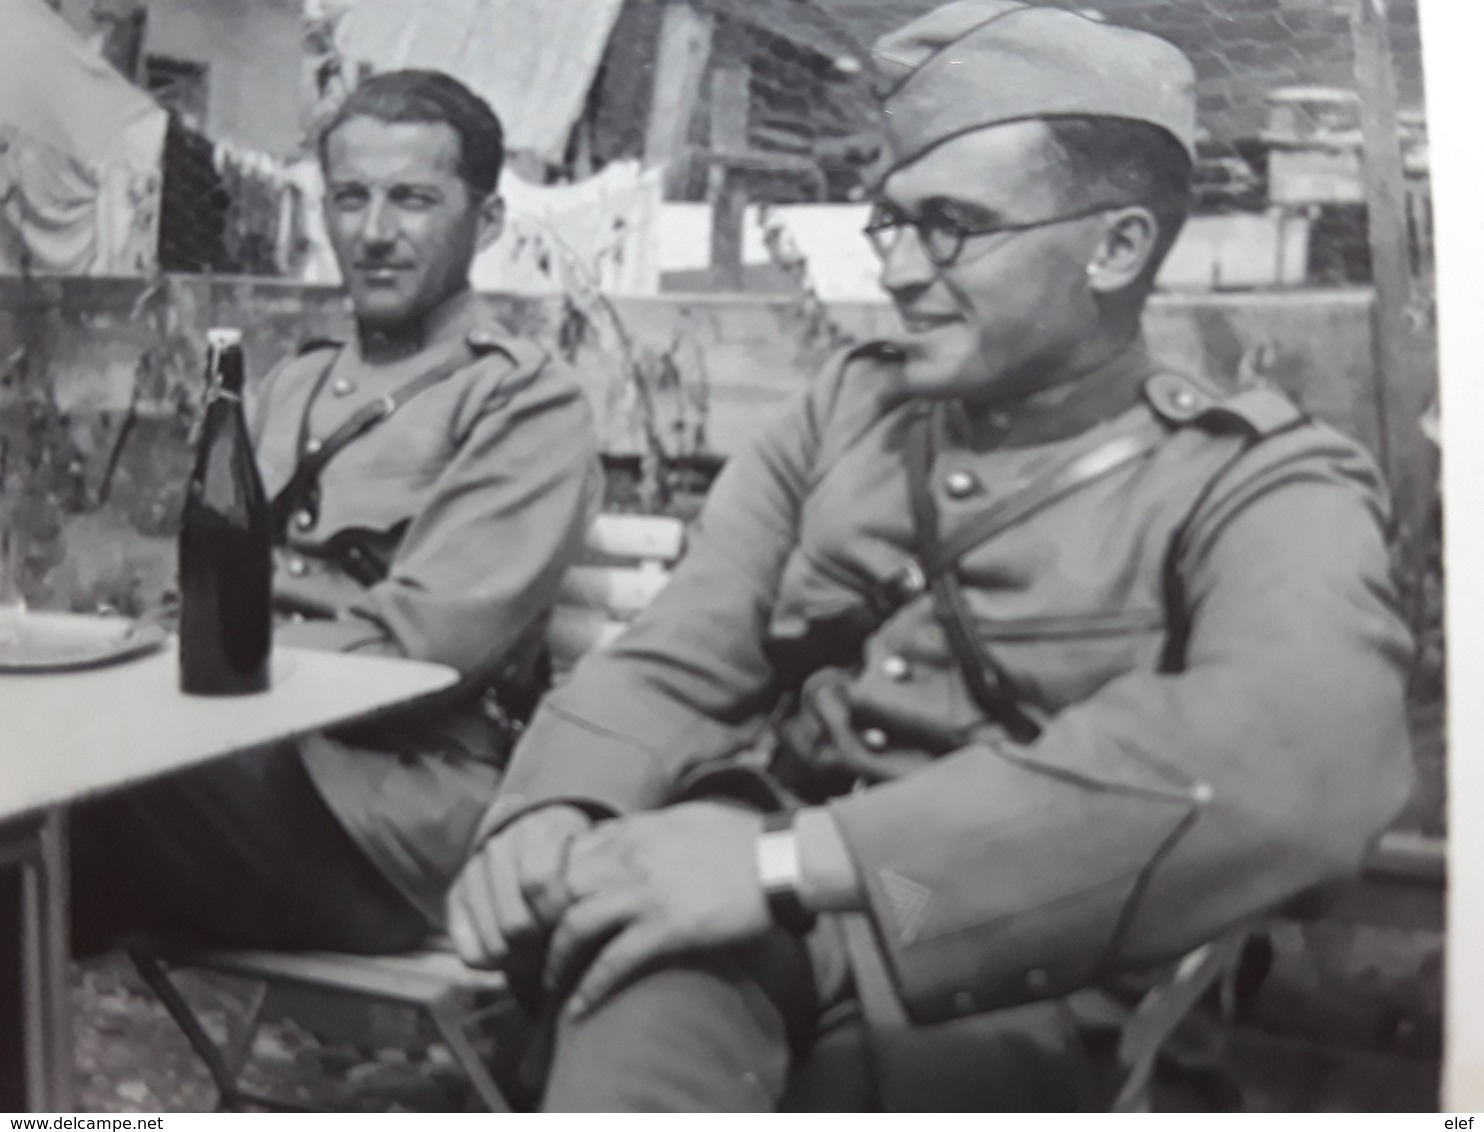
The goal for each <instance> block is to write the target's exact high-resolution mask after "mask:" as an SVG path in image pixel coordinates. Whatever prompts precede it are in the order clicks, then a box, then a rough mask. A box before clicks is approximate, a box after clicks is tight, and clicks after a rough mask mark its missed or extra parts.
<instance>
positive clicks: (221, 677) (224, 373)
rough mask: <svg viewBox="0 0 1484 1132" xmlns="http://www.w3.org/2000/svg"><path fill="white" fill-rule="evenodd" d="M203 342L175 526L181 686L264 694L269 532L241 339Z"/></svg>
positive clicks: (217, 337) (219, 332)
mask: <svg viewBox="0 0 1484 1132" xmlns="http://www.w3.org/2000/svg"><path fill="white" fill-rule="evenodd" d="M206 342H207V350H208V357H207V364H206V379H207V381H208V382H209V383H210V386H209V393H208V401H207V405H206V418H205V420H204V422H203V423H202V427H201V441H200V446H199V447H198V448H197V450H196V465H195V468H194V470H193V471H192V472H191V479H190V483H189V484H188V485H187V487H186V498H185V510H184V512H183V514H182V515H181V522H180V687H181V690H182V691H184V692H191V693H194V694H196V695H206V696H230V695H238V694H241V693H245V692H261V691H263V690H264V689H265V688H267V687H268V676H269V673H268V668H269V654H270V652H271V651H272V649H271V645H272V633H273V622H272V616H273V615H272V576H273V560H272V553H273V527H272V521H271V516H270V513H269V507H268V496H267V494H266V493H265V492H264V490H263V481H262V478H261V477H260V476H259V474H258V465H257V461H256V459H255V458H254V456H253V450H252V441H251V439H250V438H249V437H248V433H247V419H246V417H245V416H244V415H243V411H242V380H243V365H242V332H241V331H238V330H227V329H216V330H210V331H208V332H207V335H206Z"/></svg>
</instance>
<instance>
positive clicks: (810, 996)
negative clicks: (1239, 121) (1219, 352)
mask: <svg viewBox="0 0 1484 1132" xmlns="http://www.w3.org/2000/svg"><path fill="white" fill-rule="evenodd" d="M876 61H877V64H878V67H879V70H880V75H881V94H882V108H883V110H884V111H885V114H884V122H885V129H886V135H887V142H888V150H889V154H890V158H891V160H890V163H889V167H887V168H886V170H885V172H884V175H883V176H882V178H881V180H880V190H879V199H878V201H877V205H876V208H875V212H874V216H873V217H872V220H871V222H870V225H869V228H868V233H869V236H870V238H871V239H872V240H873V241H874V244H875V247H876V249H877V250H878V252H879V253H880V256H881V284H882V287H883V288H884V289H885V291H886V293H887V295H888V296H889V297H890V299H891V301H892V303H893V304H894V305H895V307H896V309H897V311H898V313H899V314H900V316H901V323H902V327H901V333H900V334H899V335H897V336H896V337H894V338H893V339H892V340H890V341H884V342H874V343H870V344H867V345H864V346H861V347H859V348H857V349H853V350H850V351H848V352H846V353H844V354H842V355H841V356H839V357H837V358H835V359H834V361H833V362H831V363H830V364H829V365H828V366H827V367H826V368H825V370H824V372H823V373H822V374H821V375H820V376H819V377H818V379H817V380H816V381H815V382H814V383H813V385H812V386H811V387H810V388H809V390H808V391H807V392H806V393H805V394H804V395H803V396H801V397H800V399H799V400H798V402H797V403H796V404H793V405H792V406H790V407H789V408H788V409H787V411H785V412H783V413H781V414H780V415H779V416H778V417H777V418H776V419H775V420H773V421H772V423H771V424H769V425H768V426H767V427H766V428H764V429H762V430H761V432H760V434H759V435H758V437H757V439H756V441H755V442H754V443H753V444H752V445H751V446H750V447H749V448H747V449H746V450H745V451H743V452H741V453H739V454H738V455H737V456H735V457H734V458H733V459H732V461H731V462H730V464H729V465H728V467H727V468H726V470H725V471H724V473H723V474H722V476H721V478H720V479H719V481H718V482H717V484H716V486H715V487H714V489H713V491H712V494H711V497H710V499H709V500H708V503H707V507H706V510H705V512H704V514H703V516H702V518H701V520H700V522H699V524H698V527H697V529H696V531H695V537H694V540H693V542H692V544H691V546H690V549H689V551H688V554H687V556H686V558H685V560H684V561H683V563H682V564H681V566H680V568H679V570H678V571H677V573H676V574H675V576H674V578H673V580H672V581H671V583H670V585H669V587H668V589H667V590H666V591H665V592H664V593H663V594H662V595H661V596H660V597H659V599H658V600H657V601H656V602H655V604H654V605H653V606H652V607H651V608H650V609H649V610H648V611H647V613H646V614H645V615H644V616H643V617H641V618H640V619H639V621H638V622H637V623H636V624H635V625H634V626H633V627H632V628H631V629H630V630H629V632H628V633H627V634H626V635H625V636H624V637H623V638H622V639H621V640H620V641H619V642H618V643H617V644H616V646H615V647H614V648H613V649H612V650H611V651H609V652H607V653H605V654H601V655H595V656H593V657H591V658H589V659H588V660H587V661H586V662H585V663H584V664H583V665H582V666H581V667H580V668H579V669H578V670H577V672H576V673H575V675H574V676H573V677H572V678H571V680H570V681H569V682H568V683H566V684H565V685H564V686H562V687H560V688H559V689H558V690H557V691H556V692H555V693H554V694H553V695H552V696H551V697H550V698H549V699H548V701H547V702H546V704H545V706H544V707H543V708H542V709H541V710H540V712H539V713H538V714H537V716H536V718H535V719H534V721H533V723H532V725H531V727H530V728H529V730H528V731H527V733H526V735H525V737H524V739H523V741H522V742H521V744H520V745H519V747H518V748H517V751H516V753H515V756H514V760H513V763H512V766H511V768H510V772H509V774H508V776H507V777H506V779H505V780H504V783H503V785H502V788H501V796H500V798H499V799H498V800H497V801H496V803H495V805H494V806H493V807H492V809H491V810H490V812H489V814H488V816H487V818H486V821H485V824H484V827H483V848H482V850H481V851H480V852H479V853H478V854H477V855H476V856H475V857H474V859H473V860H472V861H471V862H470V864H469V865H468V867H467V868H466V869H465V870H464V873H463V874H462V876H461V878H460V880H459V882H458V883H457V884H456V885H455V888H454V890H453V893H452V896H451V905H450V913H451V915H450V923H451V930H452V933H453V937H454V939H455V941H456V943H457V945H458V946H459V948H460V950H461V952H462V953H463V954H464V956H465V957H466V959H468V960H470V961H472V962H476V963H487V964H494V963H505V964H508V965H509V967H510V969H511V970H512V971H521V970H529V971H532V972H540V973H542V974H543V975H544V984H543V985H544V988H545V992H544V999H543V1001H542V1003H541V1004H540V1005H541V1008H542V1009H543V1011H544V1012H545V1016H546V1017H547V1018H548V1020H549V1021H550V1022H551V1023H552V1027H553V1028H552V1032H551V1037H552V1044H551V1047H550V1053H551V1056H550V1058H549V1064H548V1065H547V1066H546V1072H545V1076H544V1090H545V1091H544V1094H543V1097H542V1099H543V1102H544V1104H545V1105H546V1106H547V1107H548V1108H553V1109H595V1110H605V1109H634V1108H640V1109H653V1108H679V1109H754V1108H768V1107H773V1106H777V1105H779V1104H780V1103H787V1104H793V1103H803V1099H802V1098H804V1097H805V1095H806V1093H807V1092H808V1087H809V1086H810V1085H811V1084H816V1085H817V1084H818V1083H819V1082H820V1081H821V1079H822V1077H821V1075H823V1074H827V1071H828V1070H829V1069H830V1068H831V1067H836V1068H837V1067H839V1066H841V1065H844V1066H846V1067H847V1070H846V1072H844V1073H842V1074H839V1075H838V1076H835V1077H833V1078H831V1080H830V1082H829V1084H830V1091H829V1092H828V1093H827V1095H826V1096H825V1098H824V1103H826V1104H827V1105H829V1107H832V1108H836V1109H838V1108H843V1107H849V1106H852V1105H855V1104H883V1103H884V1104H908V1105H911V1106H912V1107H949V1108H953V1107H983V1108H991V1109H996V1108H997V1109H1007V1108H1036V1107H1043V1108H1052V1109H1067V1108H1073V1107H1077V1106H1079V1105H1094V1106H1095V1105H1104V1104H1107V1103H1108V1101H1109V1097H1110V1096H1111V1095H1112V1089H1111V1088H1109V1087H1106V1086H1107V1082H1106V1081H1104V1080H1102V1079H1101V1078H1100V1077H1099V1076H1098V1074H1097V1073H1096V1072H1094V1070H1096V1069H1097V1067H1098V1062H1097V1060H1096V1059H1095V1058H1092V1056H1091V1052H1090V1051H1092V1050H1093V1049H1094V1046H1093V1044H1092V1043H1091V1042H1090V1041H1088V1040H1086V1039H1088V1037H1089V1035H1091V1034H1093V1033H1095V1032H1097V1031H1098V1030H1099V1028H1100V1027H1113V1028H1114V1029H1115V1030H1116V1027H1117V1026H1118V1025H1119V1024H1120V1023H1121V1021H1122V1019H1123V1018H1124V1016H1125V1014H1124V1011H1125V1009H1126V1004H1127V1002H1128V1001H1130V997H1129V993H1128V992H1129V985H1130V982H1131V981H1137V980H1138V979H1139V978H1141V977H1145V976H1148V975H1149V974H1150V973H1151V972H1153V971H1156V970H1158V969H1159V968H1160V967H1161V965H1163V964H1168V963H1170V962H1172V961H1174V960H1177V959H1179V958H1180V957H1181V956H1182V955H1184V954H1186V953H1188V952H1191V951H1192V949H1196V948H1198V947H1200V946H1201V945H1203V944H1205V943H1206V942H1207V941H1211V940H1213V939H1216V938H1218V937H1221V936H1222V935H1223V933H1226V932H1227V931H1228V930H1229V929H1231V928H1232V927H1233V926H1235V925H1240V924H1242V923H1244V922H1245V921H1248V920H1250V919H1251V918H1253V917H1257V916H1260V915H1262V914H1264V913H1265V912H1267V911H1269V910H1271V909H1273V908H1275V907H1276V906H1278V905H1280V904H1282V903H1283V902H1284V901H1286V900H1288V899H1289V898H1291V897H1293V896H1295V895H1296V894H1299V893H1302V892H1304V891H1306V890H1309V889H1311V888H1313V887H1315V886H1318V885H1322V884H1324V883H1326V882H1329V881H1332V880H1334V879H1336V878H1339V877H1343V876H1345V875H1346V874H1348V873H1351V872H1353V871H1354V870H1356V869H1357V867H1358V866H1359V864H1360V862H1361V860H1362V857H1363V856H1364V854H1365V852H1366V850H1367V848H1368V846H1369V845H1370V843H1371V841H1372V839H1373V838H1374V837H1375V836H1376V835H1377V834H1378V833H1379V832H1380V831H1381V830H1382V829H1383V828H1384V827H1385V826H1386V825H1387V823H1388V822H1389V821H1390V820H1391V819H1392V818H1393V817H1394V815H1395V814H1396V813H1397V811H1398V810H1399V808H1400V807H1401V805H1402V803H1403V800H1404V798H1405V795H1406V793H1407V790H1408V785H1409V780H1410V762H1409V755H1408V740H1407V734H1406V730H1405V726H1404V712H1403V670H1404V667H1405V665H1406V662H1407V657H1408V653H1409V642H1408V635H1407V632H1406V629H1405V628H1404V625H1403V623H1402V620H1401V619H1400V617H1399V616H1398V612H1397V603H1396V594H1395V592H1394V590H1393V587H1392V581H1391V578H1390V575H1389V571H1388V565H1387V551H1386V546H1385V542H1384V538H1383V533H1382V531H1383V524H1384V522H1385V518H1386V506H1387V505H1386V501H1385V496H1384V488H1383V485H1382V483H1381V481H1380V479H1379V476H1378V474H1377V471H1376V468H1375V466H1374V465H1373V463H1372V461H1371V460H1370V459H1369V458H1368V457H1367V455H1366V454H1365V453H1364V452H1363V451H1362V450H1361V449H1360V448H1359V447H1358V446H1357V445H1356V444H1354V443H1353V442H1352V441H1350V440H1349V439H1347V438H1345V437H1343V436H1341V435H1339V434H1338V433H1336V432H1334V431H1332V430H1331V429H1329V428H1327V427H1325V426H1323V425H1321V424H1318V423H1316V422H1313V421H1311V420H1309V419H1307V418H1306V417H1305V416H1304V414H1303V413H1302V412H1301V411H1300V410H1299V409H1297V408H1296V407H1295V406H1294V405H1293V404H1292V403H1291V402H1290V401H1289V400H1287V399H1286V398H1285V397H1283V396H1281V395H1280V394H1279V393H1277V392H1275V391H1272V390H1270V389H1266V388H1244V389H1241V390H1231V389H1227V388H1225V387H1223V386H1222V385H1221V384H1220V383H1218V382H1217V381H1215V380H1214V379H1213V376H1212V375H1205V374H1191V373H1185V372H1181V371H1178V370H1175V369H1172V368H1171V367H1169V366H1167V365H1166V364H1164V363H1163V362H1161V361H1160V360H1158V359H1157V358H1155V357H1153V356H1151V354H1150V353H1149V352H1148V350H1147V349H1146V347H1145V344H1144V340H1143V338H1142V336H1141V333H1140V318H1141V312H1142V309H1143V307H1144V304H1145V300H1146V299H1147V297H1148V295H1149V293H1150V291H1151V289H1152V287H1153V280H1154V277H1155V273H1156V270H1157V269H1158V267H1159V265H1160V262H1161V260H1162V259H1163V258H1164V256H1165V254H1166V252H1167V251H1168V250H1169V248H1170V246H1171V244H1172V243H1173V241H1174V239H1175V237H1176V235H1177V233H1178V232H1179V230H1180V226H1181V223H1182V221H1183V220H1184V218H1185V213H1186V207H1187V197H1188V188H1189V181H1190V172H1191V165H1192V149H1193V144H1194V136H1195V129H1196V122H1195V102H1194V94H1193V75H1192V71H1191V67H1190V64H1189V63H1188V61H1187V60H1186V59H1185V58H1184V57H1183V56H1182V55H1181V54H1180V53H1179V52H1178V51H1177V50H1176V49H1175V48H1173V47H1172V46H1171V45H1169V44H1168V43H1165V42H1164V41H1162V40H1159V39H1156V38H1153V37H1151V36H1147V35H1143V34H1139V33H1135V32H1133V31H1129V30H1126V29H1120V28H1117V27H1113V26H1108V25H1105V24H1102V23H1097V22H1093V21H1091V20H1088V19H1085V18H1083V17H1081V16H1079V15H1075V14H1073V13H1070V12H1067V11H1062V10H1056V9H1051V8H1039V7H1030V6H1026V5H1022V4H1017V3H1009V2H1006V0H962V2H960V3H954V4H950V5H948V6H947V7H944V8H940V9H938V10H937V11H935V12H932V13H931V14H929V15H927V16H925V17H923V18H922V19H920V20H918V21H917V22H915V23H913V24H911V25H909V26H908V27H906V28H904V29H902V30H900V31H898V32H896V33H894V34H892V35H890V36H888V37H886V38H885V39H884V40H883V41H882V42H881V43H880V44H879V45H878V46H877V48H876ZM528 985H530V984H528ZM1177 997H1178V996H1177ZM862 1010H863V1011H864V1014H865V1022H866V1024H867V1025H866V1027H865V1029H864V1030H862V1029H861V1028H859V1027H858V1026H853V1025H852V1024H851V1019H853V1018H857V1019H858V1018H859V1015H860V1014H861V1012H862ZM1167 1013H1168V1012H1167ZM1169 1020H1170V1019H1166V1021H1169ZM969 1031H972V1032H973V1034H974V1035H975V1040H974V1041H973V1042H967V1043H966V1042H964V1041H962V1040H961V1039H962V1038H963V1036H964V1034H965V1033H966V1032H969ZM1111 1044H1112V1043H1106V1044H1104V1045H1103V1046H1101V1047H1096V1048H1102V1049H1107V1048H1110V1047H1111ZM1123 1048H1124V1051H1125V1052H1128V1051H1129V1050H1131V1049H1137V1048H1138V1042H1137V1041H1132V1042H1131V1043H1125V1046H1124V1047H1123ZM965 1050H967V1051H968V1052H967V1053H966V1054H965V1053H964V1051H965ZM1139 1056H1142V1057H1144V1058H1145V1063H1144V1067H1145V1068H1147V1066H1148V1060H1147V1059H1148V1058H1149V1057H1152V1050H1151V1046H1150V1043H1148V1042H1146V1043H1145V1046H1144V1049H1143V1052H1142V1053H1141V1054H1140V1055H1139ZM1115 1079H1116V1078H1115ZM904 1089H905V1090H907V1091H906V1092H904V1091H903V1090H904ZM914 1090H915V1091H914Z"/></svg>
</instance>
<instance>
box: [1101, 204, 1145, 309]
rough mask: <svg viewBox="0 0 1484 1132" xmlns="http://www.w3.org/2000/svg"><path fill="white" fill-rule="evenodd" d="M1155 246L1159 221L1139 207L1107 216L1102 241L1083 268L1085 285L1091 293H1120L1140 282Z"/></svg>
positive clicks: (1133, 206) (1124, 209) (1121, 209)
mask: <svg viewBox="0 0 1484 1132" xmlns="http://www.w3.org/2000/svg"><path fill="white" fill-rule="evenodd" d="M1158 242H1159V220H1158V219H1157V218H1156V217H1155V215H1154V213H1152V212H1151V211H1149V209H1147V208H1145V207H1144V206H1143V205H1130V206H1129V207H1127V208H1120V209H1118V210H1117V211H1115V212H1110V213H1109V214H1108V217H1107V220H1106V222H1105V226H1104V228H1103V235H1102V238H1101V239H1100V240H1099V241H1098V244H1097V247H1096V248H1095V249H1094V250H1093V255H1092V259H1091V261H1090V262H1089V263H1088V265H1087V284H1088V286H1089V287H1090V288H1092V290H1093V291H1095V292H1101V293H1104V294H1108V293H1111V292H1115V291H1121V290H1123V289H1124V288H1125V287H1129V286H1131V285H1133V284H1134V283H1137V282H1138V281H1139V280H1141V279H1142V278H1143V277H1144V275H1145V273H1146V272H1147V271H1148V269H1149V261H1150V260H1151V259H1152V258H1153V256H1154V249H1155V245H1156V244H1158Z"/></svg>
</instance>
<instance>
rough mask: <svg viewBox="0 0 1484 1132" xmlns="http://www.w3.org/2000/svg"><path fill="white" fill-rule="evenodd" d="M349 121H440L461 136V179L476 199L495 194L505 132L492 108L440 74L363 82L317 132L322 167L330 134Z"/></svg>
mask: <svg viewBox="0 0 1484 1132" xmlns="http://www.w3.org/2000/svg"><path fill="white" fill-rule="evenodd" d="M351 118H376V119H378V120H379V121H382V122H443V123H446V124H447V125H449V126H451V127H452V128H453V131H454V133H456V134H457V135H458V136H459V176H460V177H461V178H463V181H464V183H465V184H466V185H468V186H469V188H470V189H471V190H473V191H474V192H475V193H476V194H477V195H479V196H480V197H487V196H489V195H490V194H491V193H493V192H494V191H495V186H496V185H498V184H499V182H500V167H501V166H502V165H504V163H505V131H504V130H503V129H502V128H501V126H500V119H499V118H498V117H497V116H496V115H495V112H494V111H493V110H492V109H490V104H489V103H488V102H486V101H485V100H484V99H482V98H480V97H479V95H477V94H475V93H474V92H473V91H472V90H470V89H469V88H468V87H466V86H465V85H464V84H463V83H461V82H459V80H458V79H456V78H453V77H452V76H451V75H445V74H444V73H443V72H442V71H420V70H404V71H384V72H382V73H380V74H375V75H371V76H369V77H368V78H366V79H364V80H362V81H361V83H360V85H359V86H357V87H356V88H355V90H353V91H351V92H350V94H349V95H348V96H347V97H346V99H345V101H344V102H342V103H341V104H340V108H339V109H338V110H336V111H335V115H334V117H332V118H331V119H330V121H329V122H328V123H327V124H326V126H325V128H324V129H323V130H321V131H320V135H319V156H320V163H321V164H324V163H325V152H326V149H325V147H326V144H327V143H328V141H329V138H330V135H331V134H333V133H334V132H335V131H336V130H337V129H339V128H340V127H341V126H343V125H344V124H345V123H346V122H347V121H349V120H350V119H351Z"/></svg>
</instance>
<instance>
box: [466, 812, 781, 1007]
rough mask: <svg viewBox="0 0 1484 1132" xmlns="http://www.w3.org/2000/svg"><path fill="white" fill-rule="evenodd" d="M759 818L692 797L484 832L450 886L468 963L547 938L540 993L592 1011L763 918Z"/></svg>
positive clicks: (494, 962) (532, 817)
mask: <svg viewBox="0 0 1484 1132" xmlns="http://www.w3.org/2000/svg"><path fill="white" fill-rule="evenodd" d="M761 830H762V818H761V817H760V816H759V815H757V814H755V813H751V812H749V811H745V810H739V809H736V808H735V807H732V806H724V805H718V804H714V803H706V802H695V803H689V804H686V805H682V806H675V807H672V808H670V809H666V810H658V811H655V812H652V813H642V814H634V815H631V816H628V817H624V818H620V819H617V820H614V821H609V822H604V823H602V824H601V825H596V826H594V825H592V824H591V823H590V821H589V819H588V818H587V816H586V815H584V814H583V813H582V812H581V811H579V810H577V809H575V808H573V807H570V806H552V807H550V808H547V809H542V810H537V811H535V812H534V813H531V814H528V815H527V816H525V817H524V818H521V819H520V820H519V821H517V822H515V823H514V824H512V825H511V826H510V827H509V828H508V829H506V830H504V831H502V832H501V833H500V834H498V835H497V836H496V837H493V838H491V839H490V840H489V841H488V842H487V843H486V844H485V845H484V847H483V848H482V849H481V850H480V852H479V853H478V855H476V856H475V857H474V859H473V860H471V861H470V862H469V864H468V865H467V866H465V868H464V871H463V873H462V874H461V875H460V877H459V879H458V881H457V883H456V884H455V885H454V887H453V889H452V890H451V892H450V894H449V917H448V919H449V934H450V935H451V936H452V938H453V942H454V945H455V947H457V948H458V951H459V954H460V955H461V956H462V957H463V959H464V961H465V962H466V963H469V964H471V965H473V966H486V967H488V966H499V965H500V964H502V963H503V962H504V961H505V959H506V958H507V956H508V955H509V954H510V952H511V950H512V949H514V948H522V947H538V946H540V945H541V944H542V943H543V942H544V943H545V945H546V959H545V982H546V985H547V987H548V989H555V988H562V987H566V986H567V985H568V984H569V982H570V980H571V979H572V978H573V977H574V976H575V975H576V974H577V972H578V971H579V970H581V976H580V978H578V979H577V982H576V985H575V987H574V988H573V989H572V991H571V992H570V993H569V994H568V996H567V1009H568V1010H570V1011H572V1012H573V1013H575V1014H581V1013H584V1012H586V1011H588V1010H591V1009H593V1008H594V1007H596V1006H597V1005H599V1004H600V1003H601V1002H602V1001H603V1000H604V999H605V998H607V997H608V996H609V995H610V994H611V993H612V992H613V991H614V990H616V989H618V988H619V987H620V986H622V985H623V984H624V983H625V982H627V981H628V980H629V979H630V978H632V977H633V976H634V975H636V974H637V973H639V972H640V971H641V970H643V969H644V968H646V967H648V966H650V965H651V964H653V963H654V962H656V961H657V960H660V959H663V958H666V957H669V956H673V955H677V954H680V953H682V952H687V951H695V950H706V949H710V948H717V947H724V946H728V945H730V944H734V943H740V942H742V941H744V940H747V939H751V938H754V937H756V936H759V935H761V934H763V933H764V932H766V931H767V930H768V927H769V926H770V924H771V920H770V918H769V914H768V907H767V901H766V899H765V897H764V895H763V892H762V887H761V885H760V883H759V881H758V877H757V871H756V865H755V847H756V844H757V837H758V834H759V833H760V832H761Z"/></svg>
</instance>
